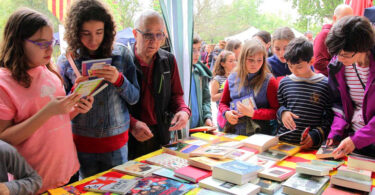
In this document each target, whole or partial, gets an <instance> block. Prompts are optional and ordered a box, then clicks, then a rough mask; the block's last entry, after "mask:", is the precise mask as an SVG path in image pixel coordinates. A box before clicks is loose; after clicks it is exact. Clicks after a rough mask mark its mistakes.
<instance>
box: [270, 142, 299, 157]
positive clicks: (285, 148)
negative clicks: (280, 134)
mask: <svg viewBox="0 0 375 195" xmlns="http://www.w3.org/2000/svg"><path fill="white" fill-rule="evenodd" d="M300 149H301V147H300V146H296V145H292V144H288V143H283V142H282V143H279V144H277V145H276V146H273V147H271V148H270V149H269V151H271V152H278V153H282V154H285V155H287V156H293V155H294V154H296V153H297V152H299V151H300Z"/></svg>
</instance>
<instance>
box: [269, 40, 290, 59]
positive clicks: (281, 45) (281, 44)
mask: <svg viewBox="0 0 375 195" xmlns="http://www.w3.org/2000/svg"><path fill="white" fill-rule="evenodd" d="M288 43H289V41H288V40H274V41H273V47H272V48H273V53H274V54H275V55H276V56H277V58H279V60H280V61H281V62H282V63H286V60H285V58H284V53H285V48H286V46H287V45H288Z"/></svg>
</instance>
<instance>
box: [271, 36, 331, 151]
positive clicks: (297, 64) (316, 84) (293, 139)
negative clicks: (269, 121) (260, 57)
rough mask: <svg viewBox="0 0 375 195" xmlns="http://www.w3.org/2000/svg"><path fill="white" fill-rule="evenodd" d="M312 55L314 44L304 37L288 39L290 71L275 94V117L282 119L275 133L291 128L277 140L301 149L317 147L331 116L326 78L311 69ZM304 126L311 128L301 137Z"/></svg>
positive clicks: (325, 134)
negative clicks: (276, 100) (276, 98)
mask: <svg viewBox="0 0 375 195" xmlns="http://www.w3.org/2000/svg"><path fill="white" fill-rule="evenodd" d="M312 56H313V45H312V43H310V42H309V41H307V40H306V39H305V38H296V39H294V40H292V41H291V42H289V44H288V45H287V47H286V51H285V54H284V58H285V60H286V62H287V63H288V67H289V69H290V71H291V72H292V74H291V75H289V76H286V77H284V78H283V79H282V80H281V81H280V84H279V90H278V93H277V97H278V100H279V103H280V108H279V110H278V111H277V118H278V120H279V122H281V124H280V125H281V126H280V129H279V131H278V133H279V134H282V133H285V132H286V131H291V130H293V132H292V133H289V134H286V135H284V136H281V137H280V140H282V141H285V142H288V143H292V144H301V148H311V147H319V146H320V145H321V144H322V142H323V141H324V140H325V138H326V137H327V133H328V131H329V126H330V124H331V120H330V119H331V118H332V117H330V116H332V114H331V113H332V112H331V104H330V98H329V93H328V91H329V90H328V80H327V78H326V77H325V76H324V75H322V74H316V73H314V72H313V71H312V70H311V67H310V64H311V58H312ZM306 128H307V129H310V131H309V132H308V133H306V135H304V136H302V132H303V131H304V130H305V129H306Z"/></svg>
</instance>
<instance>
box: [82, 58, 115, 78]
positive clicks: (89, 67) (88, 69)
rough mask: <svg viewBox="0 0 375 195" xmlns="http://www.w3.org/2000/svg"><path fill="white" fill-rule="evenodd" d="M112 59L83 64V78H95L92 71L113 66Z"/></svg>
mask: <svg viewBox="0 0 375 195" xmlns="http://www.w3.org/2000/svg"><path fill="white" fill-rule="evenodd" d="M111 64H112V58H105V59H96V60H87V61H83V62H82V76H90V77H91V76H93V73H92V71H93V70H97V69H103V67H104V65H111Z"/></svg>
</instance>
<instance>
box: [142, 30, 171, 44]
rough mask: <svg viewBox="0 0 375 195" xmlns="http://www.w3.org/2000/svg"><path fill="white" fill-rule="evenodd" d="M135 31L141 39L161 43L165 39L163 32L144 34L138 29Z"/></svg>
mask: <svg viewBox="0 0 375 195" xmlns="http://www.w3.org/2000/svg"><path fill="white" fill-rule="evenodd" d="M136 31H138V32H139V33H141V34H142V36H143V38H145V39H146V40H154V39H155V40H158V41H161V40H163V39H164V37H165V34H164V33H163V32H160V33H155V34H154V33H146V32H143V31H141V30H139V29H136Z"/></svg>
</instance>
